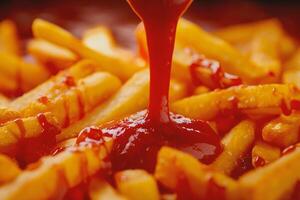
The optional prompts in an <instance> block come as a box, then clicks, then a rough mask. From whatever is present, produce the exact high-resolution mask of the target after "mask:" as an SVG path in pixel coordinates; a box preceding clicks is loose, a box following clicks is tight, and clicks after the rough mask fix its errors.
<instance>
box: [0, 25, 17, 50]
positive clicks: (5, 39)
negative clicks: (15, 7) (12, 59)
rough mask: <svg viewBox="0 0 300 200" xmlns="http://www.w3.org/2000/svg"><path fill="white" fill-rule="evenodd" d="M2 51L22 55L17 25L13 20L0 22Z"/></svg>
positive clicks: (0, 48)
mask: <svg viewBox="0 0 300 200" xmlns="http://www.w3.org/2000/svg"><path fill="white" fill-rule="evenodd" d="M0 51H4V52H7V53H11V54H13V55H21V45H20V41H19V38H18V33H17V27H16V24H15V23H14V22H13V21H11V20H4V21H2V22H0Z"/></svg>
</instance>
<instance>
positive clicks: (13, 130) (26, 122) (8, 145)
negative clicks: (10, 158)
mask: <svg viewBox="0 0 300 200" xmlns="http://www.w3.org/2000/svg"><path fill="white" fill-rule="evenodd" d="M44 116H45V119H46V120H47V122H48V123H49V124H51V125H52V126H54V127H57V128H59V125H58V122H57V120H56V118H55V117H54V116H53V115H52V114H51V113H45V114H44ZM20 123H21V124H22V127H20ZM43 130H44V127H43V126H42V124H41V123H40V121H39V119H38V116H34V117H27V118H18V119H17V120H14V121H9V122H7V123H5V124H3V125H2V126H1V127H0V152H2V153H9V151H10V150H11V149H12V148H13V147H14V146H13V145H15V144H17V143H18V142H19V141H20V140H21V139H25V138H34V137H38V136H40V135H41V133H42V132H43Z"/></svg>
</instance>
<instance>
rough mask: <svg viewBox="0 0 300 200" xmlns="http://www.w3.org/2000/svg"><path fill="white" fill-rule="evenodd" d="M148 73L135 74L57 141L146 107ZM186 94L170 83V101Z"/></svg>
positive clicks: (177, 85) (185, 91)
mask: <svg viewBox="0 0 300 200" xmlns="http://www.w3.org/2000/svg"><path fill="white" fill-rule="evenodd" d="M148 88H149V71H148V70H144V71H141V72H138V73H136V74H135V75H134V76H133V77H132V78H131V79H129V80H128V81H127V82H126V83H125V84H124V85H123V86H122V87H121V88H120V90H119V91H118V92H117V93H116V94H115V95H114V96H112V97H111V98H110V99H109V100H108V101H107V102H105V103H104V104H103V105H100V106H98V107H97V108H95V109H94V110H93V111H92V112H91V113H90V114H89V115H87V116H86V117H85V118H83V119H82V120H81V121H80V122H79V123H76V124H74V126H70V127H69V128H66V129H64V130H63V131H62V133H61V134H60V135H58V141H61V140H64V139H67V138H70V137H75V136H77V134H78V132H79V131H80V130H81V129H83V128H84V127H86V126H88V125H101V124H104V123H106V122H109V121H112V120H119V119H121V118H123V117H126V116H129V115H131V114H133V113H135V112H138V111H140V110H143V109H145V108H146V107H147V104H148V96H149V91H148ZM186 94H187V88H186V87H185V85H184V84H182V83H181V82H179V81H174V80H173V81H171V85H170V100H171V101H174V100H176V99H180V98H182V97H184V96H186Z"/></svg>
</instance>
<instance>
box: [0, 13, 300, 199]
mask: <svg viewBox="0 0 300 200" xmlns="http://www.w3.org/2000/svg"><path fill="white" fill-rule="evenodd" d="M32 30H33V35H34V37H33V38H32V40H31V41H29V42H28V43H27V46H26V47H27V50H26V53H24V52H22V50H21V49H22V48H21V45H20V40H19V38H18V33H17V28H16V25H15V24H14V22H12V21H10V20H5V21H2V22H1V23H0V58H1V59H0V93H1V95H0V122H1V126H0V153H1V154H0V169H1V170H0V197H1V199H5V200H6V199H7V200H8V199H9V200H14V199H75V198H76V199H92V200H106V199H113V200H114V199H116V200H119V199H120V200H121V199H122V200H125V199H128V200H131V199H132V200H138V199H146V200H147V199H149V200H159V199H164V200H173V199H174V200H175V199H179V200H182V199H212V200H217V199H227V200H277V199H278V200H279V199H299V198H300V194H299V186H300V170H299V169H300V134H299V126H300V48H299V47H298V44H297V43H296V41H295V39H293V38H292V37H290V36H289V35H288V34H287V33H286V32H285V30H284V29H283V27H282V25H281V23H280V22H279V21H278V20H276V19H269V20H264V21H259V22H254V23H249V24H241V25H234V26H230V27H225V28H222V29H219V30H216V31H214V32H207V31H205V30H204V29H202V28H201V27H200V26H198V25H196V24H194V23H192V22H190V21H187V20H185V19H180V21H179V24H178V28H177V37H176V45H175V50H174V56H173V66H172V80H171V86H170V100H171V111H172V112H174V113H177V114H181V115H184V116H186V117H189V118H193V119H200V120H205V121H208V122H209V124H210V125H211V127H212V128H213V129H214V130H215V131H216V132H217V133H218V134H219V135H220V137H221V138H222V145H223V151H222V153H221V154H220V155H219V156H218V157H217V158H216V159H215V160H214V161H213V162H212V163H210V164H209V165H206V164H203V163H201V162H199V161H198V160H197V159H196V158H194V157H193V156H191V155H189V154H187V153H184V152H181V151H179V150H177V149H174V148H171V147H167V146H165V147H162V148H161V149H160V151H159V153H158V155H157V163H156V167H155V171H154V172H147V171H145V170H143V169H127V170H124V171H119V172H113V173H107V169H108V168H109V162H107V159H108V158H109V154H110V150H111V146H112V144H113V142H114V141H113V139H112V138H103V145H91V144H81V145H78V144H76V142H75V141H76V138H77V137H78V135H79V134H80V132H81V133H82V130H83V131H91V130H94V129H95V130H97V129H101V127H104V126H106V125H107V123H114V122H115V121H117V120H120V119H122V118H124V117H127V116H130V115H132V114H134V113H136V112H138V111H141V110H144V109H145V108H146V107H147V105H148V96H149V91H148V88H149V71H148V69H147V68H148V56H147V45H146V35H145V31H144V28H143V25H142V24H140V25H138V26H137V28H136V39H137V41H138V49H139V51H138V53H135V52H132V51H130V50H128V49H125V48H123V47H121V46H120V45H118V44H117V42H116V41H115V39H114V37H113V34H112V32H111V31H110V30H109V29H108V28H107V27H105V26H100V25H99V26H97V27H93V28H91V29H88V30H86V31H85V32H84V34H83V36H82V38H76V37H75V36H73V35H72V34H71V33H70V32H68V31H66V30H64V29H63V28H61V27H59V26H57V25H55V24H53V23H50V22H47V21H45V20H42V19H36V20H35V21H34V22H33V24H32ZM298 48H299V49H298ZM25 57H26V59H25ZM28 57H29V58H30V59H27V58H28ZM94 142H97V141H94ZM107 176H108V177H107ZM297 188H298V189H297ZM297 192H298V193H297Z"/></svg>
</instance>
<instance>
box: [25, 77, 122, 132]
mask: <svg viewBox="0 0 300 200" xmlns="http://www.w3.org/2000/svg"><path fill="white" fill-rule="evenodd" d="M75 84H76V85H74V86H72V87H71V88H69V89H66V90H65V91H64V92H63V94H58V95H57V96H54V97H53V96H49V97H47V96H45V98H46V102H43V100H41V98H44V97H41V98H40V99H38V100H37V101H33V102H32V103H30V104H29V105H28V106H26V107H25V108H24V109H22V110H20V112H21V115H22V116H23V117H26V116H34V115H36V114H38V113H40V112H45V111H50V112H52V113H53V114H54V116H55V117H56V118H57V119H58V122H59V124H60V125H61V127H65V126H69V125H70V124H73V123H74V122H76V121H78V120H80V119H81V118H82V117H84V115H85V114H86V113H88V112H89V111H90V110H92V109H93V108H94V107H96V106H97V105H100V104H101V103H102V102H104V101H105V100H107V99H108V98H109V97H110V96H112V95H113V94H114V93H115V92H116V91H117V90H118V89H119V88H120V86H121V82H120V80H119V79H118V78H117V77H115V76H113V75H111V74H109V73H107V72H96V73H94V74H92V75H90V76H87V77H85V78H84V79H81V80H79V81H78V83H75Z"/></svg>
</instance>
